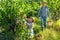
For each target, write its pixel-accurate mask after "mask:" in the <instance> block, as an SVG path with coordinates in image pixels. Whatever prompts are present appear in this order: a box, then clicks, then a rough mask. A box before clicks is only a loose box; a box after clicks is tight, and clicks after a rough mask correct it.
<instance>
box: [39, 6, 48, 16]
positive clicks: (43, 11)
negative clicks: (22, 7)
mask: <svg viewBox="0 0 60 40" xmlns="http://www.w3.org/2000/svg"><path fill="white" fill-rule="evenodd" d="M43 16H45V17H49V10H48V7H47V6H46V7H42V8H41V9H40V10H39V12H38V17H43Z"/></svg>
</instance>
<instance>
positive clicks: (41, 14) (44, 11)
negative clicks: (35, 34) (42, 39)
mask: <svg viewBox="0 0 60 40" xmlns="http://www.w3.org/2000/svg"><path fill="white" fill-rule="evenodd" d="M38 17H40V18H41V22H42V25H41V28H42V30H43V28H46V19H47V17H49V10H48V7H47V6H46V2H42V7H41V9H40V10H39V12H38Z"/></svg>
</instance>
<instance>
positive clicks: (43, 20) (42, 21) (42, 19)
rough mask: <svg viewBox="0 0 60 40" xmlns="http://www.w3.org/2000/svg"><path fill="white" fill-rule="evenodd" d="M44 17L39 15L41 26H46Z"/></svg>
mask: <svg viewBox="0 0 60 40" xmlns="http://www.w3.org/2000/svg"><path fill="white" fill-rule="evenodd" d="M46 18H47V17H45V16H43V17H41V23H42V25H41V26H42V28H44V27H46Z"/></svg>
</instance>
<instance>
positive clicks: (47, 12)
mask: <svg viewBox="0 0 60 40" xmlns="http://www.w3.org/2000/svg"><path fill="white" fill-rule="evenodd" d="M49 14H50V13H49V9H47V16H48V17H49Z"/></svg>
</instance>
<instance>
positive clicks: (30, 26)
mask: <svg viewBox="0 0 60 40" xmlns="http://www.w3.org/2000/svg"><path fill="white" fill-rule="evenodd" d="M24 18H25V20H26V24H27V29H29V30H30V35H31V37H33V36H34V32H33V27H34V19H33V17H32V16H30V18H29V19H27V18H26V17H24Z"/></svg>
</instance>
